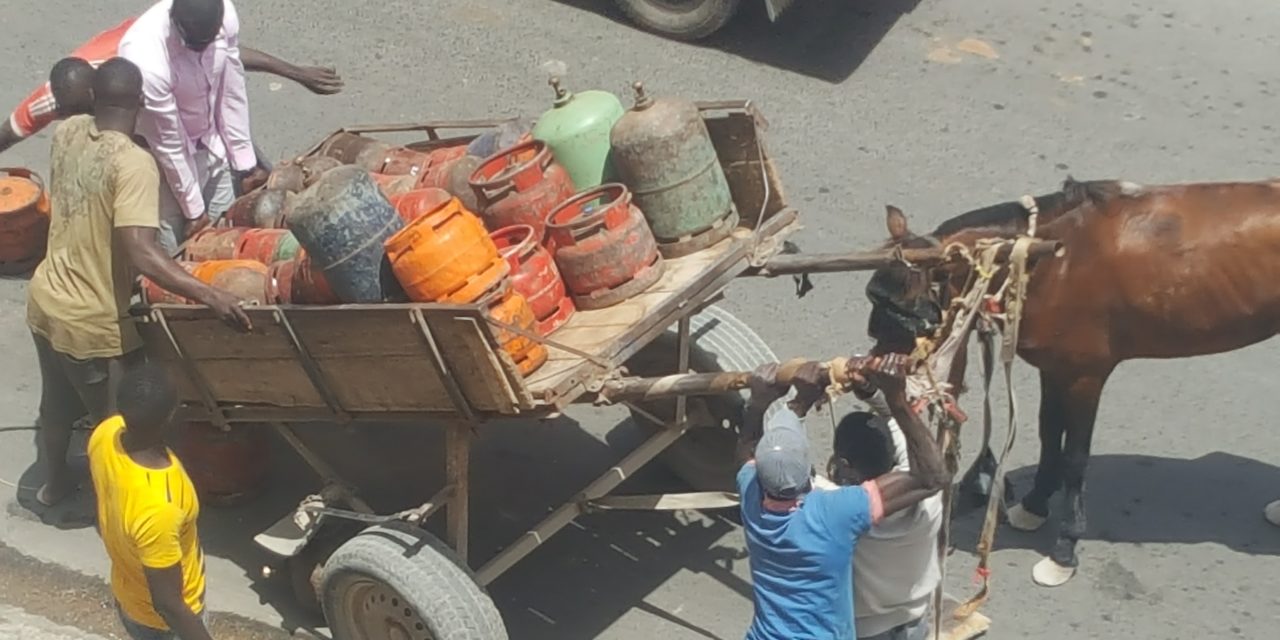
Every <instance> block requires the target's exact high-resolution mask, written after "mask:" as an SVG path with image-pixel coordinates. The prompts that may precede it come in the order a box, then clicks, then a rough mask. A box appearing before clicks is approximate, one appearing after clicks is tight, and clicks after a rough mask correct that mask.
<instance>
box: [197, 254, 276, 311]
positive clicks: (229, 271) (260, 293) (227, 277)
mask: <svg viewBox="0 0 1280 640" xmlns="http://www.w3.org/2000/svg"><path fill="white" fill-rule="evenodd" d="M191 275H192V276H194V277H195V278H196V279H197V280H199V281H201V282H203V283H205V284H207V285H209V286H211V287H215V288H218V289H222V290H224V291H229V292H231V293H234V294H235V295H236V296H238V297H239V298H240V299H241V300H244V301H245V302H249V303H252V304H266V302H267V288H268V282H267V265H265V264H262V263H261V262H258V261H257V260H207V261H205V262H199V263H196V265H195V266H194V267H192V269H191Z"/></svg>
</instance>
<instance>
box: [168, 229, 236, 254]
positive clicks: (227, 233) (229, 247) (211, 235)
mask: <svg viewBox="0 0 1280 640" xmlns="http://www.w3.org/2000/svg"><path fill="white" fill-rule="evenodd" d="M246 231H248V229H246V228H244V227H221V228H215V229H203V230H201V231H199V232H197V233H196V235H194V236H192V237H191V239H190V240H188V241H187V247H186V249H185V250H184V252H183V257H184V258H185V259H187V260H190V261H191V262H204V261H206V260H232V259H234V258H235V257H236V247H237V246H239V245H240V238H242V237H244V233H245V232H246Z"/></svg>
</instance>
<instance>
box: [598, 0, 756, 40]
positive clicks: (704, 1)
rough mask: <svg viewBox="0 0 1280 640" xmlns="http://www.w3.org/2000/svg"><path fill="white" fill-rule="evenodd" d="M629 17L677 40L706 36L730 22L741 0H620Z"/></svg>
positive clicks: (618, 0) (621, 6)
mask: <svg viewBox="0 0 1280 640" xmlns="http://www.w3.org/2000/svg"><path fill="white" fill-rule="evenodd" d="M617 3H618V8H620V9H622V12H623V13H625V14H627V17H629V18H631V19H632V20H634V21H635V22H636V23H637V24H639V25H640V26H642V27H644V28H645V29H648V30H650V31H653V32H656V33H659V34H661V35H664V36H667V37H670V38H675V39H677V40H699V39H702V38H705V37H707V36H709V35H711V34H713V33H715V32H716V31H719V30H720V28H721V27H723V26H724V25H725V24H727V23H728V22H729V20H730V19H731V18H733V16H734V14H736V13H737V12H738V6H739V5H740V4H741V0H617Z"/></svg>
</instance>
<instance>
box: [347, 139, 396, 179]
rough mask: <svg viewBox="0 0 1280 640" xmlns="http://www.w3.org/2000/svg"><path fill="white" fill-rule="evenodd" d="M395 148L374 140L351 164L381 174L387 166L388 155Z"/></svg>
mask: <svg viewBox="0 0 1280 640" xmlns="http://www.w3.org/2000/svg"><path fill="white" fill-rule="evenodd" d="M393 148H394V147H393V145H389V144H387V143H385V142H381V141H378V140H374V141H373V142H370V143H369V144H368V145H365V146H364V147H363V148H362V149H360V152H359V153H357V154H356V157H355V159H354V160H352V161H351V163H350V164H354V165H356V166H357V167H362V168H363V169H365V170H366V171H373V172H375V173H381V172H382V168H383V167H385V166H387V154H389V153H391V149H393Z"/></svg>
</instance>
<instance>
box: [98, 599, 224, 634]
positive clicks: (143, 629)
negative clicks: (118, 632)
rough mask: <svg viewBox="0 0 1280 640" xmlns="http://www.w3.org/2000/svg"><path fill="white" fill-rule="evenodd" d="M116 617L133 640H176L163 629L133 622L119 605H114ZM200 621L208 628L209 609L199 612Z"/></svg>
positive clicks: (169, 632)
mask: <svg viewBox="0 0 1280 640" xmlns="http://www.w3.org/2000/svg"><path fill="white" fill-rule="evenodd" d="M116 615H118V616H119V617H120V624H121V625H122V626H123V627H124V632H125V633H127V634H129V637H130V638H133V640H177V638H178V634H176V633H174V632H172V631H166V630H164V629H154V628H152V627H148V626H147V625H145V624H142V623H141V622H134V621H133V620H130V619H129V616H126V615H125V614H124V609H121V608H120V603H119V602H117V603H116ZM200 621H201V622H203V623H204V624H205V626H206V627H207V626H209V607H208V605H205V608H204V611H201V612H200Z"/></svg>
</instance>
